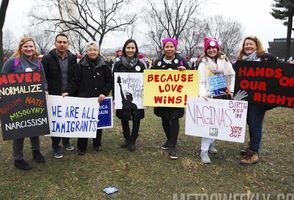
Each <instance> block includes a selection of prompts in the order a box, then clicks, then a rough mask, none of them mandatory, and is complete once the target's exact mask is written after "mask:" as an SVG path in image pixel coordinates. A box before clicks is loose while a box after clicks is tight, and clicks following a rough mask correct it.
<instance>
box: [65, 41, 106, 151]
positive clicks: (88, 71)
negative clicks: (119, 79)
mask: <svg viewBox="0 0 294 200" xmlns="http://www.w3.org/2000/svg"><path fill="white" fill-rule="evenodd" d="M85 53H86V55H85V56H84V57H83V58H82V59H81V61H80V62H79V64H78V66H77V67H75V68H74V70H73V71H72V72H71V75H72V76H71V79H70V80H69V93H68V95H70V96H77V97H98V101H99V102H102V101H103V100H104V99H105V97H106V96H107V95H108V94H109V93H110V91H111V88H112V75H111V70H110V68H109V67H108V66H107V64H106V62H105V60H104V58H103V57H102V56H101V55H100V50H99V45H98V44H97V43H96V42H94V41H93V42H88V43H87V44H86V46H85ZM101 136H102V130H101V129H97V134H96V138H94V139H93V149H94V150H95V151H97V152H98V151H101ZM87 144H88V138H78V145H77V146H78V153H79V155H84V154H85V153H86V150H87Z"/></svg>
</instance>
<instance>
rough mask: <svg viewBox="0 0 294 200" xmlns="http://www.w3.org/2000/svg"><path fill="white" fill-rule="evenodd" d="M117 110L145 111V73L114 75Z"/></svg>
mask: <svg viewBox="0 0 294 200" xmlns="http://www.w3.org/2000/svg"><path fill="white" fill-rule="evenodd" d="M114 99H115V109H143V108H144V106H143V73H114Z"/></svg>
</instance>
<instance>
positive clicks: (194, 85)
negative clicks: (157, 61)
mask: <svg viewBox="0 0 294 200" xmlns="http://www.w3.org/2000/svg"><path fill="white" fill-rule="evenodd" d="M198 85H199V83H198V72H197V71H196V70H184V71H179V70H145V71H144V106H154V107H157V106H159V107H182V108H184V107H185V106H186V102H187V97H188V96H192V97H196V96H198Z"/></svg>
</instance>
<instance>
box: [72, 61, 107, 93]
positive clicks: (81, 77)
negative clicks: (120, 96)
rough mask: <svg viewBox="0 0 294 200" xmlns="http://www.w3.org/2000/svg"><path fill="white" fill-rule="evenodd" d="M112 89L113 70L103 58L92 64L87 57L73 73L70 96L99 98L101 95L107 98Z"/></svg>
mask: <svg viewBox="0 0 294 200" xmlns="http://www.w3.org/2000/svg"><path fill="white" fill-rule="evenodd" d="M111 88H112V76H111V70H110V69H109V67H108V65H107V64H106V63H105V61H104V59H103V57H101V56H99V57H98V59H97V60H96V61H95V62H91V61H89V60H88V56H87V55H86V56H85V57H83V58H82V60H81V61H80V62H79V64H78V65H77V67H76V68H75V69H74V70H73V71H72V73H71V76H70V81H69V95H70V96H77V97H98V96H99V95H100V94H103V95H105V96H107V95H108V94H109V92H110V91H111Z"/></svg>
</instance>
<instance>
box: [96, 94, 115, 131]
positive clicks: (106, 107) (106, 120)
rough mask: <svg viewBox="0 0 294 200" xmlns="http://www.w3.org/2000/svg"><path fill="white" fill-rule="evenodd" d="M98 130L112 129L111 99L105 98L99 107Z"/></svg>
mask: <svg viewBox="0 0 294 200" xmlns="http://www.w3.org/2000/svg"><path fill="white" fill-rule="evenodd" d="M98 120H99V121H98V129H105V128H112V127H113V112H112V97H106V98H105V99H104V101H103V102H101V103H100V106H99V115H98Z"/></svg>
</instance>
